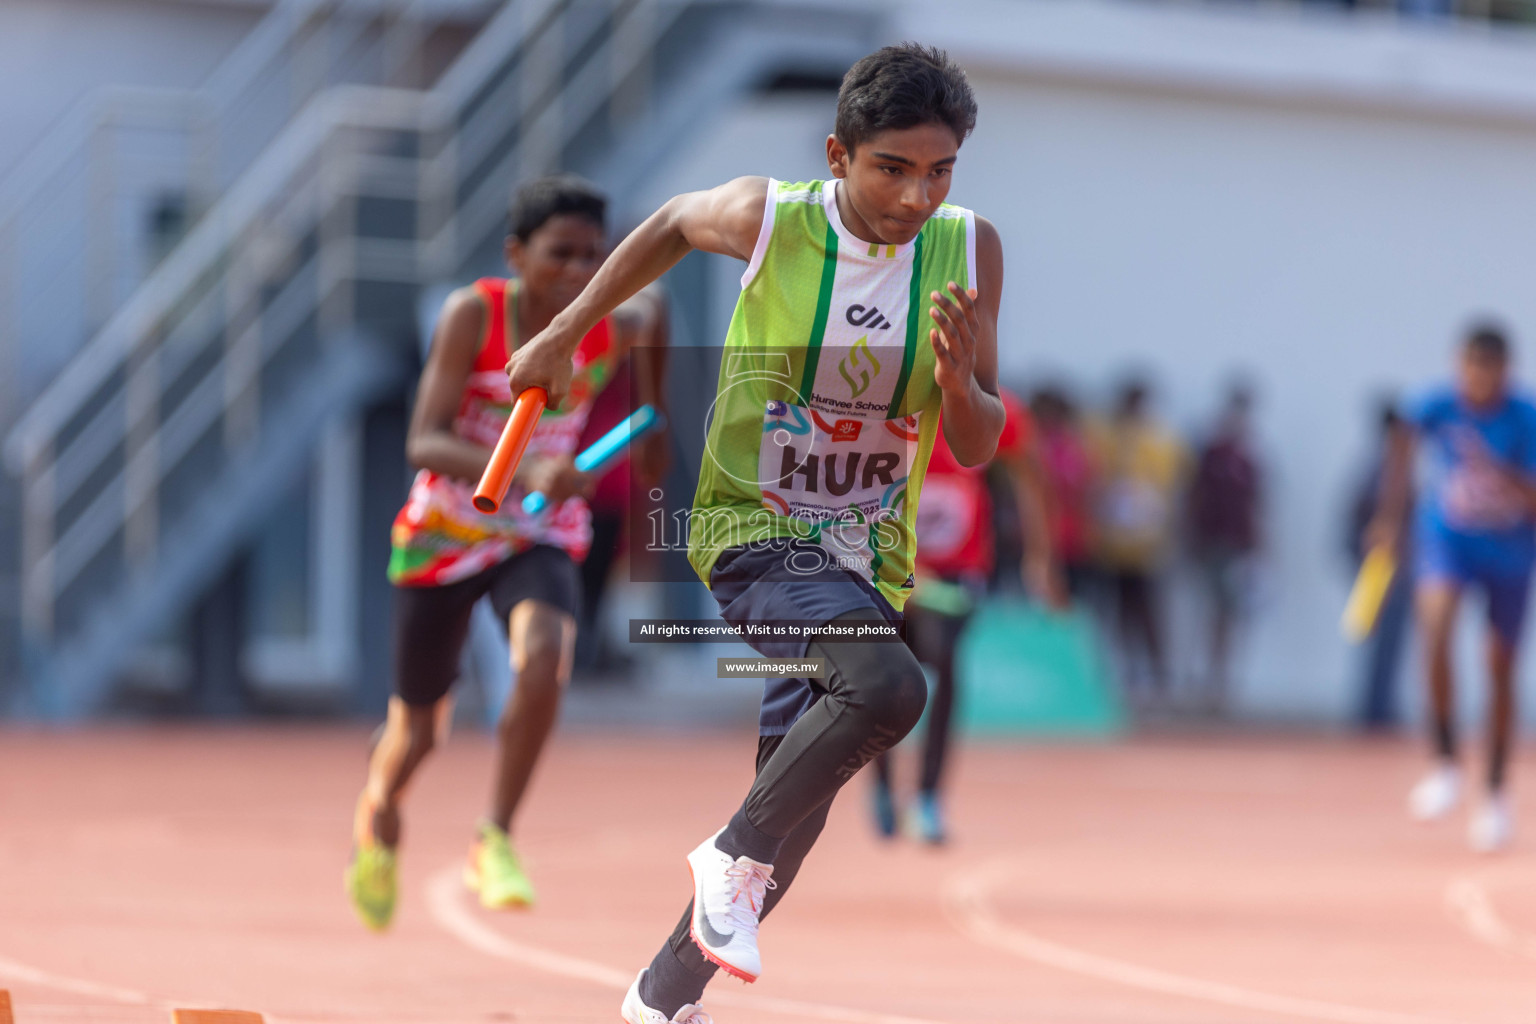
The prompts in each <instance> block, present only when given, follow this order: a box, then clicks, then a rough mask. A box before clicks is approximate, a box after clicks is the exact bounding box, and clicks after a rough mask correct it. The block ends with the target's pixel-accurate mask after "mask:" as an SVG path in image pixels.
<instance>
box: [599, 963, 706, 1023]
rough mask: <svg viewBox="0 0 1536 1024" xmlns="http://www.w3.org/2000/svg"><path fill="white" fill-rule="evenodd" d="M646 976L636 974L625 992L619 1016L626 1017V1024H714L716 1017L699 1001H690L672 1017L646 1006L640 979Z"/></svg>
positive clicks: (642, 972) (643, 973) (642, 973)
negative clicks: (641, 996)
mask: <svg viewBox="0 0 1536 1024" xmlns="http://www.w3.org/2000/svg"><path fill="white" fill-rule="evenodd" d="M643 977H645V972H644V971H641V972H640V973H639V974H637V975H635V981H634V984H632V985H630V986H629V991H628V992H626V993H625V994H624V1005H623V1006H622V1007H621V1008H620V1009H619V1016H620V1017H623V1018H624V1024H714V1018H713V1017H711V1016H710V1015H709V1014H707V1013H705V1012H704V1010H703V1009H702V1008H701V1007H700V1006H699V1005H698V1004H697V1003H689V1004H687V1005H686V1006H684V1007H683V1008H682V1009H681V1010H678V1011H677V1013H676V1014H675V1015H673V1016H672V1018H671V1019H668V1018H667V1015H666V1014H664V1013H662V1012H661V1011H660V1010H653V1009H651V1008H650V1007H649V1006H646V1005H645V1003H644V1002H642V1001H641V999H640V979H641V978H643Z"/></svg>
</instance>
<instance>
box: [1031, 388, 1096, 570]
mask: <svg viewBox="0 0 1536 1024" xmlns="http://www.w3.org/2000/svg"><path fill="white" fill-rule="evenodd" d="M1030 405H1031V411H1032V412H1033V413H1034V418H1035V426H1036V429H1037V431H1038V435H1039V443H1038V446H1037V448H1038V451H1039V457H1040V466H1041V471H1042V473H1043V474H1044V476H1045V484H1046V486H1045V495H1046V501H1047V505H1046V515H1047V519H1048V522H1049V524H1050V533H1051V550H1052V551H1053V552H1054V554H1055V556H1056V560H1057V564H1058V565H1060V566H1061V571H1062V573H1063V575H1064V576H1065V578H1066V584H1067V590H1068V593H1070V594H1071V596H1072V599H1073V600H1074V601H1083V600H1084V599H1085V598H1087V596H1088V591H1089V589H1090V586H1091V583H1092V576H1093V561H1092V550H1091V548H1090V536H1091V530H1092V507H1093V506H1092V502H1093V489H1094V482H1095V481H1094V477H1095V471H1094V463H1093V456H1092V454H1091V452H1090V451H1089V447H1088V442H1087V440H1086V439H1085V438H1084V436H1083V431H1082V425H1081V423H1080V422H1079V420H1078V414H1077V407H1076V405H1075V403H1074V402H1073V401H1072V398H1071V397H1070V396H1069V395H1068V393H1067V392H1066V390H1065V389H1064V388H1062V387H1060V386H1057V385H1050V386H1047V387H1042V388H1040V389H1039V390H1038V391H1036V392H1035V394H1034V397H1033V398H1032V399H1031V402H1030Z"/></svg>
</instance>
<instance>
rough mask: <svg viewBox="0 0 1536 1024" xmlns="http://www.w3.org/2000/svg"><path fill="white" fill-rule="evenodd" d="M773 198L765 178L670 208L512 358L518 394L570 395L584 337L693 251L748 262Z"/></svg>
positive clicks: (553, 400)
mask: <svg viewBox="0 0 1536 1024" xmlns="http://www.w3.org/2000/svg"><path fill="white" fill-rule="evenodd" d="M767 195H768V179H767V178H737V179H736V180H735V181H730V182H727V183H726V184H724V185H720V186H718V187H716V188H712V189H708V190H706V191H703V192H689V193H685V194H684V195H680V196H675V197H673V198H672V199H670V200H668V201H667V203H666V204H665V205H663V206H662V208H661V209H659V210H657V211H656V212H655V213H653V214H651V216H650V217H648V218H646V220H645V222H644V223H643V224H641V225H640V226H639V227H638V228H636V229H635V230H634V231H632V232H630V234H629V237H628V238H625V239H624V241H622V242H620V243H619V245H618V247H617V248H616V249H614V251H613V254H612V255H611V256H609V257H608V259H607V260H606V261H605V262H604V263H603V266H602V268H601V269H600V270H598V272H597V274H596V276H594V277H593V278H592V280H591V282H590V283H588V285H587V287H586V288H585V289H583V290H582V293H581V294H580V295H579V296H577V297H576V301H575V302H572V303H571V304H570V305H569V306H567V307H566V308H565V310H564V311H562V312H561V313H560V314H559V315H557V316H556V317H555V319H554V320H553V321H551V322H550V325H549V326H548V327H547V328H545V329H544V330H543V331H540V332H539V333H538V334H537V335H535V336H534V337H533V338H531V339H530V340H529V341H528V343H527V344H525V345H524V346H523V347H522V348H520V349H518V350H517V351H516V352H514V353H513V354H512V358H511V360H510V361H509V362H508V363H507V378H508V380H509V382H510V383H511V385H512V393H513V394H514V395H515V394H520V393H521V392H522V391H523V390H525V389H526V388H530V387H542V388H544V389H545V390H546V391H548V392H549V402H550V405H552V406H553V405H557V404H558V403H559V402H560V401H561V400H562V399H563V398H564V397H565V394H566V392H567V391H568V390H569V389H570V381H571V356H572V354H573V353H574V352H575V351H576V346H577V345H578V344H579V343H580V341H581V339H582V337H583V336H584V335H585V334H586V333H587V332H588V331H590V330H591V329H592V327H593V325H595V324H596V323H597V322H598V321H599V320H601V319H602V318H603V317H605V316H607V315H608V314H609V313H611V312H613V310H614V309H615V308H616V307H617V306H618V305H619V303H621V302H623V301H624V300H625V299H628V298H629V297H630V296H632V295H634V294H635V293H636V292H638V291H639V290H640V289H641V288H644V287H645V286H646V285H648V284H650V283H651V282H652V281H655V280H656V279H657V278H659V277H661V275H662V274H665V273H666V272H667V271H668V270H670V269H672V267H673V266H674V265H676V263H677V261H678V260H680V259H682V258H683V257H684V256H686V255H687V254H688V253H689V252H690V251H691V250H693V249H699V250H702V251H704V252H713V253H719V254H720V255H722V256H734V257H736V258H737V259H740V260H747V259H750V258H751V255H752V249H753V247H754V246H755V245H756V244H757V235H758V232H759V231H760V230H761V229H762V225H763V203H764V200H766V198H767Z"/></svg>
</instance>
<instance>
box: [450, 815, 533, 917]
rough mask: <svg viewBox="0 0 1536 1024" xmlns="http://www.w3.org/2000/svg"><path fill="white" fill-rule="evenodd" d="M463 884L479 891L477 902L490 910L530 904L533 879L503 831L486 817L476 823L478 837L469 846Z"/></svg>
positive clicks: (531, 903) (531, 902)
mask: <svg viewBox="0 0 1536 1024" xmlns="http://www.w3.org/2000/svg"><path fill="white" fill-rule="evenodd" d="M464 884H465V885H467V886H469V888H470V891H471V892H477V893H479V894H480V905H481V906H483V907H489V908H490V909H492V910H502V909H506V908H509V907H531V906H533V883H532V882H530V881H528V876H527V875H526V874H524V873H523V865H522V864H521V863H520V862H519V861H518V859H517V854H516V853H514V852H512V844H511V842H509V841H508V839H507V834H506V833H505V832H503V831H502V830H501V829H500V828H498V827H496V826H495V825H493V824H491V823H490V822H488V821H483V822H481V823H480V838H478V839H476V840H475V842H474V844H473V845H472V846H470V848H469V863H468V864H467V865H466V866H465V868H464Z"/></svg>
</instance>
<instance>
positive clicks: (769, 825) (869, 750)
mask: <svg viewBox="0 0 1536 1024" xmlns="http://www.w3.org/2000/svg"><path fill="white" fill-rule="evenodd" d="M861 619H864V620H871V621H876V622H881V623H884V622H885V620H884V618H882V617H881V616H880V614H879V613H878V612H876V611H875V610H874V609H872V608H869V609H860V610H858V611H852V612H848V613H847V614H845V615H839V616H838V617H837V618H836V619H834V620H833V621H835V622H843V621H857V620H861ZM806 655H807V657H812V658H823V659H825V660H826V664H827V669H828V671H827V678H826V679H824V680H821V681H820V683H819V684H818V685H820V686H824V687H825V692H823V693H822V694H821V696H820V698H819V699H818V700H817V701H816V703H814V704H812V705H811V707H810V709H809V710H808V711H806V713H805V714H804V715H802V716H801V717H800V720H799V721H797V722H796V723H795V724H794V725H793V726H792V727H791V728H790V730H789V732H787V733H785V734H784V735H783V736H763V737H761V738H760V739H759V740H758V744H757V778H756V779H755V780H754V781H753V783H752V789H751V791H750V792H749V793H748V794H747V799H746V803H745V805H744V807H745V810H746V813H747V817H748V819H749V820H750V821H751V822H752V824H753V825H755V826H756V827H757V828H759V829H761V830H762V831H763V832H766V833H768V834H769V835H773V836H783V837H785V838H784V841H783V845H782V846H780V848H779V853H778V856H777V857H775V858H774V861H773V880H774V882H775V883H776V885H777V888H774V889H770V890H768V894H767V897H766V898H765V900H764V901H763V912H762V916H763V917H766V916H767V915H768V912H769V911H771V910H772V909H773V908H774V907H775V906H777V905H778V902H779V901H780V900H782V899H783V898H784V894H785V892H787V891H788V890H789V886H790V883H791V882H793V881H794V880H795V876H796V875H797V874H799V872H800V865H801V863H802V862H803V861H804V860H805V856H806V854H808V853H810V852H811V847H812V846H814V845H815V843H816V838H817V836H819V835H821V830H822V827H823V826H824V825H826V823H827V812H828V811H830V810H831V809H832V798H833V797H834V796H836V795H837V791H838V790H839V789H840V788H841V787H842V785H843V784H844V783H845V782H847V781H848V780H849V779H851V778H853V776H854V775H855V774H856V773H857V772H858V770H859V769H860V768H862V767H864V765H866V764H868V763H869V762H870V760H872V759H873V758H875V757H876V756H878V755H879V754H881V753H883V752H884V751H886V750H887V749H889V748H890V747H891V746H892V745H893V744H895V743H897V742H898V741H899V740H900V739H901V738H902V737H903V736H905V735H906V734H907V733H908V732H910V731H911V730H912V727H913V726H915V725H916V724H917V720H918V719H919V718H921V717H922V714H923V704H924V702H925V701H926V700H927V697H928V685H927V682H926V681H925V680H924V678H923V668H922V666H921V665H920V664H918V661H917V659H916V658H915V657H913V656H912V652H911V651H909V650H908V649H907V647H906V645H905V644H900V643H878V642H876V643H868V642H856V643H854V642H850V643H841V642H833V643H821V642H819V641H818V642H813V643H812V644H811V646H810V650H808V651H807V652H806ZM692 919H693V904H692V902H690V903H689V904H688V908H687V909H686V910H685V911H684V912H683V916H682V919H681V920H680V921H678V924H677V928H676V929H674V930H673V932H672V936H671V938H669V939H668V940H667V944H666V945H665V946H663V947H662V948H661V950H660V951H659V952H658V953H657V954H656V958H655V960H653V961H652V962H651V968H650V971H649V972H648V976H647V978H646V983H645V985H644V987H643V991H642V996H643V997H645V999H646V1004H647V1005H648V1006H650V1007H651V1008H652V1009H656V1010H661V1011H662V1012H664V1013H666V1014H667V1015H668V1016H669V1017H670V1016H671V1015H673V1014H675V1013H676V1011H677V1009H678V1007H680V1006H683V1005H684V1004H686V1003H696V1002H698V1000H699V997H700V996H701V995H702V994H703V992H704V986H705V985H706V984H708V983H709V979H710V978H711V977H713V976H714V973H715V965H714V964H712V963H710V962H709V961H708V960H706V959H704V955H703V954H702V953H700V952H699V949H698V947H697V946H696V945H694V943H693V939H692V937H691V935H690V933H689V926H690V924H691V922H692Z"/></svg>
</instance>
